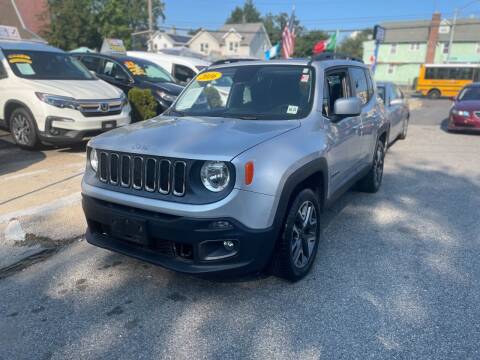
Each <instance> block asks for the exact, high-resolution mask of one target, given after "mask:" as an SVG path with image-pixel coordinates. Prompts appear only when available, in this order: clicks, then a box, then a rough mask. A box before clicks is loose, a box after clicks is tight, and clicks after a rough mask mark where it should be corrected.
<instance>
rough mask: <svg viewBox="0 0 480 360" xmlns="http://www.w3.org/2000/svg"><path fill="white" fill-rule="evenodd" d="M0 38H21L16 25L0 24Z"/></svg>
mask: <svg viewBox="0 0 480 360" xmlns="http://www.w3.org/2000/svg"><path fill="white" fill-rule="evenodd" d="M0 39H10V40H21V38H20V33H19V32H18V29H17V28H16V27H14V26H5V25H0Z"/></svg>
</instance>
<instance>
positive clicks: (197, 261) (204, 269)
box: [83, 195, 278, 275]
mask: <svg viewBox="0 0 480 360" xmlns="http://www.w3.org/2000/svg"><path fill="white" fill-rule="evenodd" d="M83 210H84V212H85V217H86V219H87V223H88V229H87V234H86V238H87V241H88V242H89V243H90V244H93V245H96V246H99V247H102V248H105V249H108V250H112V251H116V252H119V253H122V254H125V255H128V256H131V257H134V258H137V259H140V260H143V261H147V262H150V263H152V264H155V265H160V266H163V267H165V268H168V269H171V270H175V271H179V272H184V273H191V274H212V273H214V274H218V273H222V274H226V275H240V274H248V273H254V272H258V271H260V270H262V269H263V268H264V267H265V266H266V265H267V264H268V261H269V259H270V256H271V254H272V252H273V248H274V245H275V240H276V238H277V236H278V231H277V230H276V229H275V228H274V227H271V228H267V229H262V230H257V229H250V228H247V227H245V226H244V225H242V224H241V223H239V222H238V221H236V220H235V219H231V218H212V219H203V218H202V219H200V218H188V217H184V216H175V215H169V214H161V213H157V212H153V211H146V210H141V209H138V208H132V207H129V206H123V205H117V204H114V203H111V202H107V201H104V200H99V199H95V198H92V197H89V196H86V195H83ZM125 221H127V222H128V221H130V223H132V222H135V224H141V225H139V226H140V227H141V230H139V231H140V232H141V233H142V236H141V238H142V239H139V238H137V237H136V236H132V235H131V233H130V234H128V236H127V234H126V233H121V232H120V233H119V231H118V229H119V228H118V224H119V222H123V223H124V222H125ZM218 221H223V222H228V223H229V224H230V225H231V227H230V228H227V229H225V228H212V223H214V222H218ZM122 226H123V225H122ZM135 226H137V225H135ZM127 232H129V231H127ZM224 241H231V242H232V243H233V244H234V248H233V249H230V250H226V249H225V247H224V246H223V242H224Z"/></svg>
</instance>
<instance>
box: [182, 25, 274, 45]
mask: <svg viewBox="0 0 480 360" xmlns="http://www.w3.org/2000/svg"><path fill="white" fill-rule="evenodd" d="M264 29H265V27H264V26H263V23H247V24H225V25H223V26H222V27H221V28H220V29H219V30H218V31H208V30H202V31H199V32H198V33H197V34H196V35H195V36H194V37H192V39H191V40H190V42H191V41H192V40H193V39H194V38H196V37H197V35H199V34H200V33H203V32H206V33H208V34H210V35H211V36H213V37H214V38H215V39H216V40H217V41H218V42H219V43H220V44H221V43H223V37H224V36H225V35H226V34H227V33H228V32H229V31H230V30H232V31H235V32H237V33H238V34H239V35H240V36H241V37H242V40H241V42H240V45H247V46H248V45H250V43H251V42H252V40H253V38H254V37H255V35H256V34H257V33H258V32H259V31H265V30H264ZM265 34H266V32H265Z"/></svg>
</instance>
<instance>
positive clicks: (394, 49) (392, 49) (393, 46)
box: [390, 44, 398, 55]
mask: <svg viewBox="0 0 480 360" xmlns="http://www.w3.org/2000/svg"><path fill="white" fill-rule="evenodd" d="M397 46H398V44H391V45H390V54H392V55H395V54H396V53H397Z"/></svg>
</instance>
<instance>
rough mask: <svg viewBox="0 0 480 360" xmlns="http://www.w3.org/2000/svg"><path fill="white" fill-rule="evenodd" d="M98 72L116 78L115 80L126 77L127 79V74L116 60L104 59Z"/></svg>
mask: <svg viewBox="0 0 480 360" xmlns="http://www.w3.org/2000/svg"><path fill="white" fill-rule="evenodd" d="M100 73H101V74H103V75H105V76H109V77H111V78H114V79H117V80H127V79H129V76H128V74H127V73H126V72H125V70H123V69H122V67H121V66H120V65H119V64H117V63H116V62H113V61H110V60H105V62H104V64H103V67H102V70H101V71H100Z"/></svg>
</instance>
